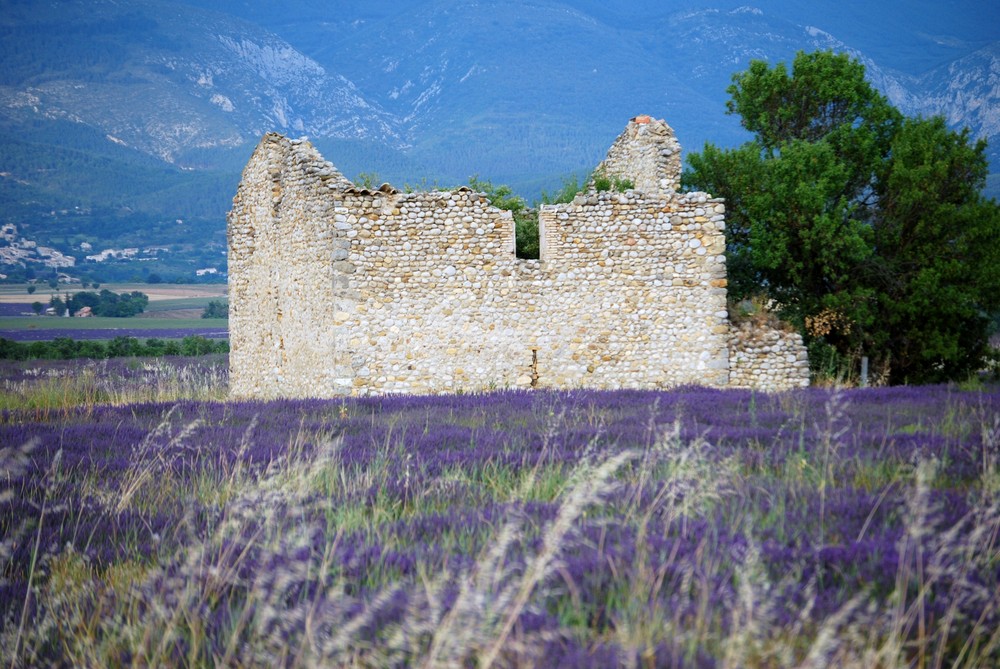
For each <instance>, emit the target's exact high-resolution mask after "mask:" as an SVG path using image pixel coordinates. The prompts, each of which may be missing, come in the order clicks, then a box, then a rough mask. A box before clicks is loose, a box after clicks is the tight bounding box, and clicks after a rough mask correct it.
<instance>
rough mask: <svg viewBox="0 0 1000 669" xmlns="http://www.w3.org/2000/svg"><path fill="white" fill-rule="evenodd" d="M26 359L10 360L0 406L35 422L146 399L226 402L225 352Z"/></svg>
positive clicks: (0, 386) (0, 387) (1, 386)
mask: <svg viewBox="0 0 1000 669" xmlns="http://www.w3.org/2000/svg"><path fill="white" fill-rule="evenodd" d="M205 358H206V359H204V360H202V359H200V358H132V359H122V360H97V361H85V362H79V361H66V362H50V363H46V362H41V361H38V362H35V363H21V362H14V361H4V362H3V364H4V369H3V375H2V376H3V379H2V381H0V407H2V408H4V409H6V410H8V411H18V412H25V413H26V414H27V415H30V416H31V417H32V418H33V419H34V420H38V421H45V420H48V419H50V418H51V417H52V416H53V415H57V414H66V413H68V412H79V411H86V410H88V409H93V408H94V407H95V406H98V405H114V406H122V405H126V404H136V403H142V402H176V401H178V400H182V399H186V400H196V401H208V400H223V399H225V398H226V396H227V394H228V392H229V381H228V378H229V375H228V371H227V368H226V367H225V365H224V364H223V363H224V356H206V357H205Z"/></svg>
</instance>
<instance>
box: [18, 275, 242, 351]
mask: <svg viewBox="0 0 1000 669" xmlns="http://www.w3.org/2000/svg"><path fill="white" fill-rule="evenodd" d="M105 288H107V289H108V290H110V291H112V292H115V293H119V294H121V293H129V292H131V291H134V290H137V291H140V292H142V293H145V294H146V295H148V296H149V305H148V306H147V307H146V310H145V311H144V312H143V313H142V314H139V315H138V316H135V317H132V318H58V317H55V316H36V315H35V314H34V312H33V311H32V309H31V303H32V302H36V301H37V302H41V303H42V304H44V305H48V302H49V298H50V297H52V296H53V295H55V296H58V297H63V296H64V295H66V294H67V292H68V293H69V294H72V293H75V292H79V291H82V290H94V289H92V288H80V287H79V286H77V287H75V288H72V289H66V288H63V287H60V289H58V290H56V291H52V290H50V289H49V288H48V286H39V287H38V289H37V290H36V292H35V293H34V294H31V295H29V294H28V293H27V291H26V287H25V286H21V285H18V286H0V337H5V338H7V339H12V340H14V341H51V340H52V339H55V338H56V337H70V338H72V339H113V338H114V337H139V338H148V337H158V338H160V339H181V338H183V337H187V336H194V335H198V336H202V337H209V338H216V339H219V338H226V337H228V323H227V321H226V319H203V318H201V314H202V312H203V311H204V310H205V307H207V306H208V303H209V302H211V301H213V300H216V301H220V300H222V301H224V300H225V299H226V285H225V284H184V285H176V284H144V283H134V284H132V283H126V284H109V285H102V286H101V288H100V289H98V290H103V289H105Z"/></svg>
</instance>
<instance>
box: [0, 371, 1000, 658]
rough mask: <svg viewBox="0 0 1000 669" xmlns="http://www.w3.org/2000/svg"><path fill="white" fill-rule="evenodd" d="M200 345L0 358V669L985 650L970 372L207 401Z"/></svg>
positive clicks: (988, 592) (995, 614)
mask: <svg viewBox="0 0 1000 669" xmlns="http://www.w3.org/2000/svg"><path fill="white" fill-rule="evenodd" d="M220 362H221V361H220V360H219V359H208V358H206V359H204V360H202V359H198V360H174V361H170V362H168V361H165V360H160V361H141V360H131V361H127V360H122V361H110V362H104V363H100V364H95V363H89V364H80V363H77V364H76V365H75V366H74V365H73V364H70V363H51V364H47V365H35V366H31V367H25V366H23V365H13V364H8V366H7V367H6V368H5V369H4V370H3V378H4V379H5V381H4V383H5V387H6V390H5V392H6V393H7V394H6V395H5V396H4V398H3V401H4V402H5V406H7V407H8V408H7V409H5V410H4V411H3V412H2V414H0V444H2V445H3V450H2V452H0V453H2V454H0V471H3V472H4V474H3V478H0V500H2V502H0V503H2V506H0V536H2V544H0V564H2V565H3V569H2V572H0V573H2V575H3V581H2V583H0V611H2V612H3V623H2V624H3V627H2V631H0V640H2V644H0V647H2V649H3V657H2V658H0V659H2V661H3V663H4V664H5V665H6V666H14V667H17V666H25V667H27V666H49V665H61V666H94V667H96V666H101V667H125V666H197V667H203V666H204V667H207V666H238V667H275V666H279V667H297V666H303V667H330V666H365V667H386V666H391V667H397V666H424V667H461V666H477V667H490V666H496V667H500V666H503V667H509V666H514V667H517V666H523V667H529V666H530V667H534V666H552V667H556V666H560V667H570V666H572V667H581V666H583V667H586V666H590V667H615V666H633V667H799V666H811V667H828V666H847V667H851V666H854V667H993V666H997V662H998V661H1000V544H998V540H1000V471H998V460H1000V392H998V391H996V390H995V389H987V390H968V391H962V390H959V389H957V388H954V387H945V386H939V387H925V388H905V387H904V388H892V389H871V390H845V391H836V390H830V389H818V388H814V389H809V390H805V391H798V392H792V393H786V394H778V395H765V394H759V393H752V392H749V391H738V390H709V389H703V388H681V389H677V390H674V391H669V392H639V391H619V392H596V391H567V392H543V391H536V392H496V393H490V394H485V395H464V396H463V395H459V396H441V397H402V396H401V397H384V398H369V399H346V400H330V401H316V400H295V401H291V400H289V401H276V402H226V401H221V400H220V398H221V397H222V396H223V395H224V392H225V367H224V365H223V366H221V367H220V366H219V364H220ZM15 398H21V399H20V400H17V401H16V400H15Z"/></svg>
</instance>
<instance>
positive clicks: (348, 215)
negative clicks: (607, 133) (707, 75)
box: [228, 116, 809, 398]
mask: <svg viewBox="0 0 1000 669" xmlns="http://www.w3.org/2000/svg"><path fill="white" fill-rule="evenodd" d="M680 171H681V151H680V145H679V144H678V143H677V140H676V138H675V136H674V133H673V130H671V128H670V127H669V126H668V125H667V124H666V123H665V122H664V121H662V120H655V119H652V118H650V117H648V116H639V117H636V118H634V119H632V120H631V121H630V122H629V124H628V126H627V127H626V129H625V132H624V133H623V134H622V135H621V136H620V137H619V138H618V139H617V140H616V141H615V143H614V144H613V145H612V147H611V149H610V151H609V152H608V155H607V158H606V159H605V160H604V161H603V162H602V163H601V164H600V165H599V166H598V170H597V173H599V174H603V175H606V176H607V177H609V178H614V179H617V180H619V181H618V183H622V181H624V180H627V181H628V182H630V183H631V185H632V187H631V188H629V189H628V190H625V191H624V192H618V191H617V190H614V189H612V190H606V191H597V190H596V189H595V188H594V184H593V183H591V184H590V187H589V189H588V190H586V191H585V192H582V193H580V194H579V195H577V197H576V198H575V199H574V200H573V201H572V202H571V203H568V204H553V205H542V206H541V207H540V209H539V241H540V258H539V259H538V260H524V259H519V258H517V257H516V256H515V252H514V220H513V217H512V215H511V214H510V212H508V211H502V210H500V209H497V208H495V207H492V206H491V205H490V204H489V202H488V201H487V199H486V196H485V195H483V194H482V193H477V192H475V191H473V190H471V189H469V188H466V187H462V188H457V189H455V190H451V191H441V192H418V193H404V192H400V191H398V190H396V189H395V188H393V187H391V186H389V185H388V184H385V185H383V186H382V187H381V188H379V189H378V190H371V189H364V188H359V187H358V186H356V185H354V184H353V183H351V182H350V181H349V180H347V179H346V178H345V177H344V176H343V175H342V174H341V173H340V172H338V171H337V170H336V169H335V168H334V167H333V165H331V164H330V163H329V162H327V161H325V160H324V159H323V158H322V157H321V156H320V155H319V153H318V152H317V151H316V149H315V148H313V146H312V145H311V144H309V143H308V142H306V141H301V140H293V139H288V138H285V137H283V136H281V135H278V134H274V133H269V134H267V135H265V136H264V138H263V139H262V140H261V142H260V144H259V145H258V146H257V148H256V150H255V151H254V153H253V155H252V156H251V158H250V161H249V163H248V164H247V166H246V168H245V169H244V171H243V178H242V181H241V182H240V185H239V189H238V191H237V193H236V196H235V198H234V199H233V208H232V210H231V212H230V214H229V221H228V238H229V300H230V306H229V314H230V315H229V330H230V347H231V352H230V384H231V389H232V390H231V392H232V394H233V396H235V397H246V398H275V397H306V396H307V397H335V396H344V395H368V394H379V393H414V394H416V393H448V392H458V391H467V392H472V391H486V390H492V389H503V388H607V389H614V388H669V387H672V386H678V385H684V384H700V385H707V386H715V387H749V388H756V389H760V390H767V391H772V390H784V389H788V388H795V387H801V386H806V385H808V383H809V372H808V361H807V359H806V352H805V348H804V346H803V344H802V340H801V338H800V337H799V336H798V335H797V334H795V333H790V332H784V331H781V330H777V329H772V328H769V327H767V326H761V327H756V328H752V327H747V326H741V327H734V326H733V325H731V323H730V321H729V317H728V313H727V308H726V306H727V305H726V263H725V255H724V252H725V236H724V233H725V205H724V203H723V201H722V200H720V199H717V198H712V197H711V196H710V195H707V194H705V193H683V192H679V191H678V183H679V179H680ZM762 328H763V329H762Z"/></svg>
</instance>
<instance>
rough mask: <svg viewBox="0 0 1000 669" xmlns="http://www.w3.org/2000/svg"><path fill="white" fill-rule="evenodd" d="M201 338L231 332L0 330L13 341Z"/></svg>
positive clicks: (138, 329)
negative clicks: (59, 338) (58, 338)
mask: <svg viewBox="0 0 1000 669" xmlns="http://www.w3.org/2000/svg"><path fill="white" fill-rule="evenodd" d="M192 336H201V337H205V338H207V339H227V338H228V337H229V332H228V331H227V330H220V329H219V328H217V327H215V328H99V329H97V328H91V329H87V328H64V329H63V328H60V329H56V328H52V329H38V330H35V329H32V330H0V337H3V338H5V339H10V340H13V341H21V342H24V341H51V340H53V339H56V338H57V337H69V338H70V339H113V338H115V337H135V338H137V339H150V338H157V339H182V338H184V337H192Z"/></svg>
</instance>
